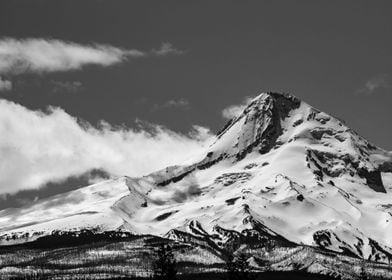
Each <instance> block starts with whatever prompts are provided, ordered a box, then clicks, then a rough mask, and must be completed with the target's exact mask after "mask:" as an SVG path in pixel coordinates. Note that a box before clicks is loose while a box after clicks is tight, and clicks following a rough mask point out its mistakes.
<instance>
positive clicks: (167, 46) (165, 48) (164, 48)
mask: <svg viewBox="0 0 392 280" xmlns="http://www.w3.org/2000/svg"><path fill="white" fill-rule="evenodd" d="M152 53H154V54H155V55H158V56H166V55H180V54H184V53H185V51H183V50H179V49H176V48H175V47H174V46H173V45H172V44H171V43H168V42H165V43H162V45H161V47H160V48H159V49H158V50H155V49H153V50H152Z"/></svg>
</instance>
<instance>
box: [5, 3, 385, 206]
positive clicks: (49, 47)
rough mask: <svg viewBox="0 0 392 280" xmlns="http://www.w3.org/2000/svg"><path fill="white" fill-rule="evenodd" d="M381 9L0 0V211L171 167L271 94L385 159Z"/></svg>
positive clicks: (325, 5)
mask: <svg viewBox="0 0 392 280" xmlns="http://www.w3.org/2000/svg"><path fill="white" fill-rule="evenodd" d="M391 10H392V2H391V1H380V0H376V1H360V0H355V1H348V0H344V1H340V0H339V1H318V0H308V1H302V0H295V1H288V0H286V1H280V0H277V1H276V0H274V1H227V0H225V1H218V0H217V1H146V0H143V1H120V0H119V1H109V0H105V1H103V0H92V1H89V0H83V1H57V0H56V1H53V0H50V1H49V0H48V1H40V0H38V1H30V0H26V1H24V0H18V1H11V0H9V1H5V0H0V135H1V136H0V137H1V138H0V156H1V158H3V159H7V160H6V161H4V160H3V162H2V164H1V165H0V195H1V194H3V198H4V201H8V202H7V203H8V204H6V203H5V202H4V201H3V202H1V201H0V204H2V206H3V208H4V207H5V205H7V206H9V205H11V206H12V205H15V203H17V201H18V200H19V202H18V203H19V204H21V203H22V202H23V201H25V199H32V197H33V198H34V199H35V198H40V197H42V196H45V195H48V194H49V193H50V194H53V193H55V192H56V191H53V190H58V191H63V190H67V188H68V189H69V188H76V187H78V186H79V185H81V184H83V183H87V182H92V181H94V180H96V179H97V178H98V179H99V178H101V177H106V176H110V175H107V174H106V172H108V173H110V174H116V175H120V174H124V173H125V174H124V175H130V176H138V175H143V174H146V173H148V172H151V171H153V170H155V169H160V168H163V167H164V166H166V165H167V164H172V163H176V162H181V161H182V160H184V159H185V158H186V157H187V156H189V154H188V153H187V151H190V150H192V151H195V153H196V152H197V151H198V150H200V149H202V148H203V147H204V146H205V145H207V144H208V141H210V139H211V136H212V135H213V134H214V133H215V132H216V131H217V130H219V129H220V128H221V127H222V126H223V125H224V124H225V122H226V121H227V118H230V117H231V116H232V114H233V113H235V112H236V108H237V107H236V105H238V104H242V103H244V102H246V100H248V99H249V97H252V96H255V95H257V94H259V93H261V92H267V91H277V92H289V93H291V94H294V95H296V96H297V97H299V98H301V99H302V100H304V101H305V102H307V103H309V104H311V105H312V106H314V107H316V108H318V109H320V110H322V111H325V112H327V113H329V114H332V115H334V116H336V117H338V118H340V119H343V120H345V121H346V123H347V125H348V126H350V127H352V128H353V129H355V130H356V131H357V132H358V133H359V134H361V135H362V136H364V137H365V138H367V139H369V140H370V141H371V142H373V143H374V144H376V145H378V146H380V147H382V148H385V149H388V150H392V129H391V120H392V110H391V105H392V51H391V50H392V36H391V34H392V17H391V16H390V15H391ZM86 174H87V175H86ZM75 178H79V179H80V178H82V179H80V180H77V179H75ZM98 179H97V180H98ZM64 186H68V187H64ZM37 189H38V190H37ZM21 191H22V192H21ZM5 193H11V195H5ZM15 194H18V195H19V196H18V195H17V196H15ZM10 201H11V202H10ZM0 208H2V207H1V205H0Z"/></svg>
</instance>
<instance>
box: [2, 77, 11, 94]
mask: <svg viewBox="0 0 392 280" xmlns="http://www.w3.org/2000/svg"><path fill="white" fill-rule="evenodd" d="M11 89H12V83H11V81H9V80H6V79H3V78H2V77H1V76H0V91H8V90H11Z"/></svg>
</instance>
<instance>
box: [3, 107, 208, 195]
mask: <svg viewBox="0 0 392 280" xmlns="http://www.w3.org/2000/svg"><path fill="white" fill-rule="evenodd" d="M0 135H2V137H0V157H1V158H2V159H6V160H2V161H1V162H0V194H1V193H14V192H17V191H19V190H22V189H32V188H38V187H39V186H42V185H43V184H45V183H47V182H49V181H52V182H56V181H57V182H60V181H62V180H65V179H66V178H67V177H69V176H78V175H81V174H83V173H85V172H87V171H89V170H92V169H100V170H105V171H107V172H109V173H112V174H114V175H128V176H141V175H144V174H148V173H149V172H152V171H155V170H158V169H161V168H164V167H166V166H168V165H173V164H177V163H180V162H182V161H183V160H186V159H187V158H189V157H191V156H192V155H193V153H195V154H196V153H198V152H199V151H201V149H202V148H203V147H204V146H205V145H207V143H209V142H210V139H211V137H212V136H211V133H210V131H209V130H208V129H206V128H203V127H199V126H195V127H194V128H193V130H192V132H191V133H190V134H189V135H183V134H179V133H176V132H173V131H171V130H169V129H167V128H165V127H162V126H157V125H149V127H148V128H146V127H145V126H144V129H143V128H139V129H137V130H134V129H124V128H123V129H119V128H114V127H112V126H111V125H109V124H108V123H105V122H102V123H101V124H100V128H95V127H93V126H92V125H90V124H89V123H87V122H81V121H80V120H77V119H76V118H75V117H72V116H71V115H69V114H67V113H66V112H65V111H63V110H62V109H60V108H53V107H52V108H49V109H48V112H46V113H44V112H42V111H32V110H29V109H27V108H25V107H23V106H21V105H18V104H16V103H13V102H10V101H6V100H1V99H0Z"/></svg>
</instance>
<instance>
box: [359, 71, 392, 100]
mask: <svg viewBox="0 0 392 280" xmlns="http://www.w3.org/2000/svg"><path fill="white" fill-rule="evenodd" d="M391 86H392V77H391V75H389V74H385V73H383V74H378V75H376V76H374V77H372V78H371V79H369V80H368V81H367V82H366V83H365V85H364V86H362V87H361V88H360V89H359V90H358V91H357V93H360V94H365V95H372V94H374V93H376V92H377V91H378V90H380V89H386V88H390V87H391Z"/></svg>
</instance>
